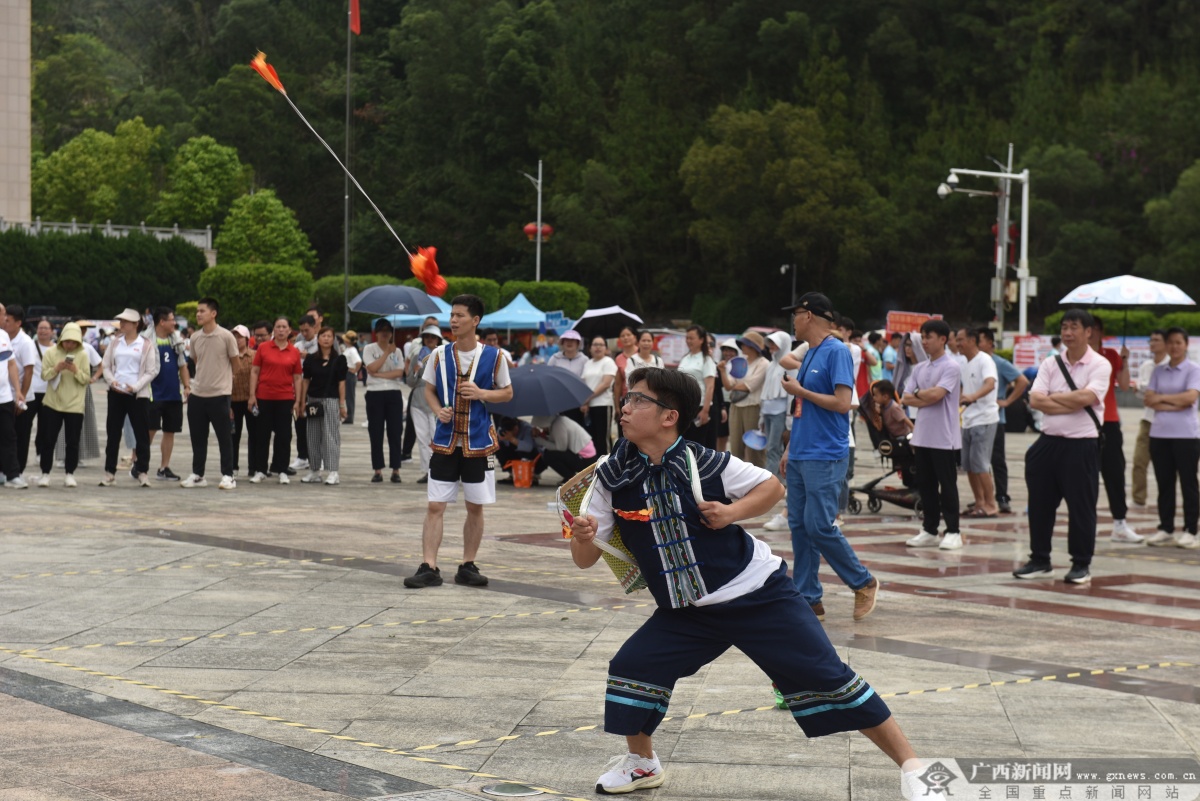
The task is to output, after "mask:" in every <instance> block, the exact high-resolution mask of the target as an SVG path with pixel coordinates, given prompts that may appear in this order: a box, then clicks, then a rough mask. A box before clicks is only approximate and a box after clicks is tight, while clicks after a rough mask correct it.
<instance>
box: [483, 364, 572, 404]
mask: <svg viewBox="0 0 1200 801" xmlns="http://www.w3.org/2000/svg"><path fill="white" fill-rule="evenodd" d="M508 373H509V376H510V377H511V378H512V386H513V396H512V400H510V401H506V402H505V403H489V404H488V411H489V412H491V413H492V414H502V415H505V416H506V417H523V416H528V415H534V416H550V415H555V414H559V413H561V412H565V411H566V410H568V409H578V408H579V407H580V406H582V405H583V404H584V403H585V402H586V401H587V399H588V398H589V397H591V394H592V390H591V389H589V388H588V385H587V384H585V383H584V382H583V379H582V378H579V377H577V376H576V375H575V374H574V373H572V372H571V371H570V370H567V369H564V368H562V367H552V366H551V365H548V364H527V365H525V366H524V367H512V368H509V371H508Z"/></svg>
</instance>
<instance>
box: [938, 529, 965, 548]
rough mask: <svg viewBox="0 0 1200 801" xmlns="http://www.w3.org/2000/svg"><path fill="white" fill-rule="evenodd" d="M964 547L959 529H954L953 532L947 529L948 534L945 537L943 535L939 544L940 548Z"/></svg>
mask: <svg viewBox="0 0 1200 801" xmlns="http://www.w3.org/2000/svg"><path fill="white" fill-rule="evenodd" d="M962 547H963V538H962V534H959V533H958V532H957V531H953V532H951V531H947V532H946V535H945V536H944V537H942V544H941V545H939V546H938V550H941V551H957V550H958V549H960V548H962Z"/></svg>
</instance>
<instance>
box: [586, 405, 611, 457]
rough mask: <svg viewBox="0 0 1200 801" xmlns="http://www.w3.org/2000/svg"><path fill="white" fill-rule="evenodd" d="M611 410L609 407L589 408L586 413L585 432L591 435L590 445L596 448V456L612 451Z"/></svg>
mask: <svg viewBox="0 0 1200 801" xmlns="http://www.w3.org/2000/svg"><path fill="white" fill-rule="evenodd" d="M612 410H613V407H611V406H590V407H588V413H587V426H586V428H587V432H588V433H589V434H591V435H592V444H593V445H595V446H596V455H598V456H604V455H605V454H607V453H608V452H609V451H610V450H611V449H612V434H611V433H609V432H611V431H612Z"/></svg>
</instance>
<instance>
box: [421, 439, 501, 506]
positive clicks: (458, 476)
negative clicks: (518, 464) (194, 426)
mask: <svg viewBox="0 0 1200 801" xmlns="http://www.w3.org/2000/svg"><path fill="white" fill-rule="evenodd" d="M427 486H428V488H429V490H428V492H429V500H430V502H431V503H454V502H455V501H457V500H458V488H459V486H461V487H462V489H463V498H464V499H465V500H466V501H467V503H477V504H481V505H482V504H489V503H495V502H496V457H495V456H463V452H462V448H455V449H454V453H451V454H445V453H434V454H432V455H431V456H430V457H429V484H428V485H427Z"/></svg>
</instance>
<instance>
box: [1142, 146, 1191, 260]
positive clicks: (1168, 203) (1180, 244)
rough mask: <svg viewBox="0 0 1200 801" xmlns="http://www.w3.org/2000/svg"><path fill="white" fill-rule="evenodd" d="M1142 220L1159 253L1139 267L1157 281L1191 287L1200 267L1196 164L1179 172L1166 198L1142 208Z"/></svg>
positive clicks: (1152, 201) (1158, 199)
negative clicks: (1144, 211)
mask: <svg viewBox="0 0 1200 801" xmlns="http://www.w3.org/2000/svg"><path fill="white" fill-rule="evenodd" d="M1146 219H1147V220H1148V221H1149V224H1150V228H1151V230H1152V231H1153V232H1154V235H1155V236H1156V237H1157V238H1158V241H1159V242H1160V243H1161V246H1162V251H1161V255H1160V256H1158V257H1157V258H1148V259H1146V260H1145V261H1143V262H1142V263H1140V264H1139V266H1141V267H1144V268H1149V271H1150V272H1151V274H1152V275H1153V276H1154V277H1155V278H1157V279H1159V280H1161V281H1168V282H1171V283H1179V282H1186V283H1192V282H1193V281H1194V279H1195V275H1196V265H1197V264H1198V263H1200V161H1197V162H1196V163H1195V164H1193V165H1192V166H1191V167H1188V168H1187V169H1186V170H1184V171H1183V173H1182V174H1181V175H1180V176H1179V182H1178V183H1177V184H1176V185H1175V188H1174V189H1173V190H1171V194H1170V195H1168V196H1167V197H1164V198H1156V199H1154V200H1151V201H1150V202H1149V203H1147V204H1146Z"/></svg>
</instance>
